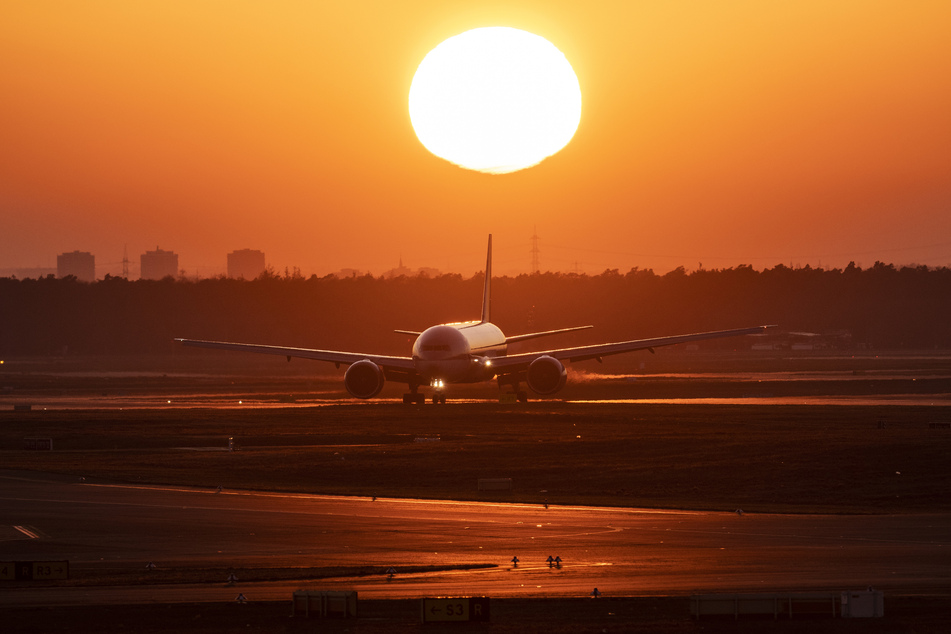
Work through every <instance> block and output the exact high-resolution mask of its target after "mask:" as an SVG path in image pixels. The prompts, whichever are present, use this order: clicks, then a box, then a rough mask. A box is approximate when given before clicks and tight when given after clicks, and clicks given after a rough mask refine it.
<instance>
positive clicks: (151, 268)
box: [139, 247, 178, 280]
mask: <svg viewBox="0 0 951 634" xmlns="http://www.w3.org/2000/svg"><path fill="white" fill-rule="evenodd" d="M176 275H178V254H177V253H175V252H173V251H163V250H162V249H160V248H158V247H155V251H146V252H145V253H143V254H142V255H141V256H139V279H142V280H161V279H163V278H166V277H169V276H171V277H175V276H176Z"/></svg>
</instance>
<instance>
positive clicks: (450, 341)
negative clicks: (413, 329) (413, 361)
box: [413, 326, 469, 361]
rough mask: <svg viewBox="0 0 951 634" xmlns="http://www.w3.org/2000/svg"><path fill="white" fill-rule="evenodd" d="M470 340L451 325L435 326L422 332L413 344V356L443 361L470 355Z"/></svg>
mask: <svg viewBox="0 0 951 634" xmlns="http://www.w3.org/2000/svg"><path fill="white" fill-rule="evenodd" d="M468 347H469V345H468V342H467V341H466V338H465V337H464V336H463V335H462V333H461V332H459V331H458V330H456V329H455V328H452V327H450V326H434V327H432V328H430V329H428V330H426V331H425V332H423V334H421V335H420V336H419V337H418V338H417V339H416V343H415V344H414V345H413V356H414V357H416V358H417V359H423V360H426V361H443V360H447V359H452V358H454V357H459V356H460V355H468V353H469V350H468Z"/></svg>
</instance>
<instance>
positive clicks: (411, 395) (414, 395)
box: [403, 392, 426, 405]
mask: <svg viewBox="0 0 951 634" xmlns="http://www.w3.org/2000/svg"><path fill="white" fill-rule="evenodd" d="M425 402H426V395H425V394H420V393H419V392H407V393H406V394H404V395H403V405H423V404H424V403H425Z"/></svg>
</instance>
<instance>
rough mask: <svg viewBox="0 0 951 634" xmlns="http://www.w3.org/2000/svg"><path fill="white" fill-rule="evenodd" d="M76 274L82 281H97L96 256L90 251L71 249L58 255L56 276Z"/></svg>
mask: <svg viewBox="0 0 951 634" xmlns="http://www.w3.org/2000/svg"><path fill="white" fill-rule="evenodd" d="M68 275H74V276H75V277H76V279H78V280H80V281H82V282H95V281H96V256H94V255H93V254H92V253H89V252H88V251H71V252H70V253H61V254H59V255H57V256H56V276H57V277H66V276H68Z"/></svg>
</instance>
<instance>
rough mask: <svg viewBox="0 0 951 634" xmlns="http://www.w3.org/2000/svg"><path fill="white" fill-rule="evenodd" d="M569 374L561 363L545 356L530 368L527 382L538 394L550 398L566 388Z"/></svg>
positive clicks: (527, 373)
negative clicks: (549, 396) (550, 395)
mask: <svg viewBox="0 0 951 634" xmlns="http://www.w3.org/2000/svg"><path fill="white" fill-rule="evenodd" d="M567 380H568V372H567V371H566V370H565V366H564V365H562V363H561V361H559V360H558V359H556V358H554V357H549V356H548V355H545V356H543V357H538V358H537V359H535V360H534V361H532V363H531V364H530V365H529V366H528V371H527V372H526V373H525V382H526V383H528V387H530V388H531V389H532V391H533V392H535V393H536V394H540V395H542V396H548V395H549V394H554V393H555V392H557V391H558V390H560V389H561V388H563V387H565V381H567Z"/></svg>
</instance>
